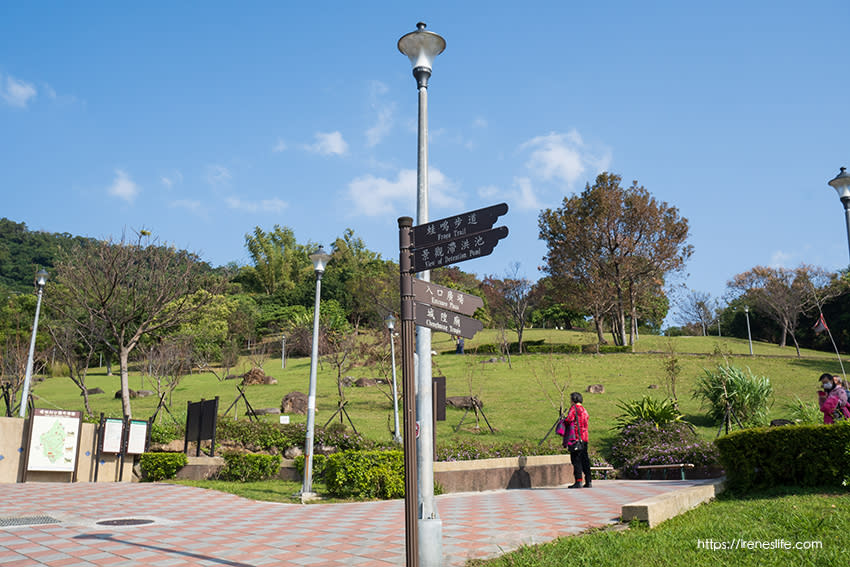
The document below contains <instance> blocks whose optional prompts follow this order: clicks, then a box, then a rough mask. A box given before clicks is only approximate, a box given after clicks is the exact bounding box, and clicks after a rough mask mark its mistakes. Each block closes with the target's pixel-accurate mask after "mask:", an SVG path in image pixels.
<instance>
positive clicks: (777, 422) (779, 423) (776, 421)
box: [770, 419, 794, 427]
mask: <svg viewBox="0 0 850 567" xmlns="http://www.w3.org/2000/svg"><path fill="white" fill-rule="evenodd" d="M783 425H794V422H793V421H790V420H787V419H774V420H772V421H771V422H770V426H771V427H782V426H783Z"/></svg>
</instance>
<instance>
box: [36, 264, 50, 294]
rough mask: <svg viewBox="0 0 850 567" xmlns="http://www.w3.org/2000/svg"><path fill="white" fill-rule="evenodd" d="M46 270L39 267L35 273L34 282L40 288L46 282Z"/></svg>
mask: <svg viewBox="0 0 850 567" xmlns="http://www.w3.org/2000/svg"><path fill="white" fill-rule="evenodd" d="M47 277H48V274H47V270H45V269H44V268H41V269H40V270H39V271H37V272H36V273H35V284H36V285H37V286H38V287H39V289H40V288H43V287H44V286H45V284H46V283H47Z"/></svg>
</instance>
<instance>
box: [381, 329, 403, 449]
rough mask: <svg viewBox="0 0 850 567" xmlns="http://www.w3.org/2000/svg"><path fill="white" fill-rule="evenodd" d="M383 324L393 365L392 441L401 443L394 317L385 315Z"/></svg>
mask: <svg viewBox="0 0 850 567" xmlns="http://www.w3.org/2000/svg"><path fill="white" fill-rule="evenodd" d="M384 322H385V323H386V324H387V329H389V331H390V359H391V361H392V365H393V418H394V422H395V423H394V424H395V429H393V441H395V442H396V443H401V428H400V427H399V426H398V390H397V386H396V371H395V338H394V337H393V334H394V331H395V317H393V314H392V313H390V314H389V315H387V318H386V319H384Z"/></svg>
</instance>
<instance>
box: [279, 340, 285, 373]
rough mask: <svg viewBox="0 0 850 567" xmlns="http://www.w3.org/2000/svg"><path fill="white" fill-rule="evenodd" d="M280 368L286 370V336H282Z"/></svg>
mask: <svg viewBox="0 0 850 567" xmlns="http://www.w3.org/2000/svg"><path fill="white" fill-rule="evenodd" d="M280 368H281V370H282V369H284V368H286V335H280Z"/></svg>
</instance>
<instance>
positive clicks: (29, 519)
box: [0, 516, 59, 528]
mask: <svg viewBox="0 0 850 567" xmlns="http://www.w3.org/2000/svg"><path fill="white" fill-rule="evenodd" d="M58 523H59V520H57V519H56V518H51V517H50V516H15V517H11V518H0V528H8V527H11V526H37V525H40V524H58Z"/></svg>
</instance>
